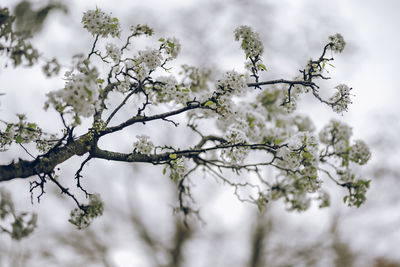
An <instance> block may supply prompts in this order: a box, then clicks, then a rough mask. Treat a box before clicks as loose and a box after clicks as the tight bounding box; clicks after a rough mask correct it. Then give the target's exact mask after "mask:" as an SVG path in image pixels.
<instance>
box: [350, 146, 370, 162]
mask: <svg viewBox="0 0 400 267" xmlns="http://www.w3.org/2000/svg"><path fill="white" fill-rule="evenodd" d="M349 156H350V160H351V161H354V162H356V163H358V164H360V165H364V164H365V163H367V162H368V160H369V158H370V157H371V152H370V151H369V148H368V146H367V144H366V143H365V142H364V141H362V140H356V141H355V144H354V145H352V146H351V149H350V154H349Z"/></svg>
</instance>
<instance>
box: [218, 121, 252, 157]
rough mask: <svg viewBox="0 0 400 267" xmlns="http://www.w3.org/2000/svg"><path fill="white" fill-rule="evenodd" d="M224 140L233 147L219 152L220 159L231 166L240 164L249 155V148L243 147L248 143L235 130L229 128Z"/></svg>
mask: <svg viewBox="0 0 400 267" xmlns="http://www.w3.org/2000/svg"><path fill="white" fill-rule="evenodd" d="M225 139H226V140H227V141H228V142H229V144H232V145H239V146H234V147H231V148H226V149H224V150H222V151H221V157H222V158H223V159H225V160H227V161H229V162H231V163H233V164H241V163H243V161H244V160H245V158H246V157H247V155H248V154H249V147H246V146H243V145H245V144H247V143H248V140H247V138H246V135H245V134H244V133H243V132H242V131H241V130H240V129H237V128H234V127H232V128H230V129H229V130H228V132H227V134H226V135H225Z"/></svg>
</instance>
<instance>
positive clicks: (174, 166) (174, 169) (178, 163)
mask: <svg viewBox="0 0 400 267" xmlns="http://www.w3.org/2000/svg"><path fill="white" fill-rule="evenodd" d="M169 167H170V168H169V169H170V174H169V178H170V179H171V180H172V181H174V182H178V181H180V180H182V179H183V178H184V177H185V175H186V173H187V168H188V166H187V163H186V161H185V159H184V158H183V157H181V158H178V159H175V160H172V161H171V162H170V165H169Z"/></svg>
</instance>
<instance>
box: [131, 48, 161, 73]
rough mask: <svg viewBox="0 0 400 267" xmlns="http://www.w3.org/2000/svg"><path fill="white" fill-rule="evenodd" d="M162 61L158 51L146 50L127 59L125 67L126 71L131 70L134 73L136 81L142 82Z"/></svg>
mask: <svg viewBox="0 0 400 267" xmlns="http://www.w3.org/2000/svg"><path fill="white" fill-rule="evenodd" d="M162 59H163V58H162V55H161V53H160V51H159V50H157V49H150V48H147V49H146V50H141V51H139V52H138V55H137V56H136V57H134V58H133V59H128V60H127V61H126V62H125V67H126V70H127V71H130V70H132V71H133V72H134V73H135V75H136V79H137V80H139V81H143V80H144V79H145V78H146V77H147V76H148V75H149V73H150V72H151V71H153V70H155V69H156V68H157V67H159V66H161V64H162Z"/></svg>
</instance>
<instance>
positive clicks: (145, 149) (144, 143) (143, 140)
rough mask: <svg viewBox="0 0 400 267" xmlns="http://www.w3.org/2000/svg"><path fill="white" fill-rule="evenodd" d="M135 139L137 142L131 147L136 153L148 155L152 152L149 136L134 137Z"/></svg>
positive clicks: (152, 146)
mask: <svg viewBox="0 0 400 267" xmlns="http://www.w3.org/2000/svg"><path fill="white" fill-rule="evenodd" d="M136 138H137V139H138V140H137V141H136V142H134V143H133V146H134V148H135V149H136V151H137V152H139V153H141V154H146V155H148V154H150V153H151V152H152V151H153V148H154V144H153V142H151V141H150V140H149V139H150V137H149V136H147V135H136Z"/></svg>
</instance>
